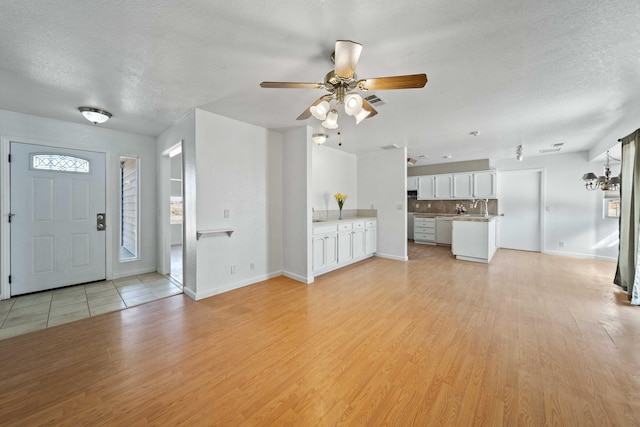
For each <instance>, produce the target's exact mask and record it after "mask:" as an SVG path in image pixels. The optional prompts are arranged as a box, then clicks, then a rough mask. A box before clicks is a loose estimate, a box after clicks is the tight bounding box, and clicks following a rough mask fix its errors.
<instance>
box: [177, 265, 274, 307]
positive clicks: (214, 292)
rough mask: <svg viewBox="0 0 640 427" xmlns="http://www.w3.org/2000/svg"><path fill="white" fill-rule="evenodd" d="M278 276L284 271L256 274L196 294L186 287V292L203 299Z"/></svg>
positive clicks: (195, 297) (197, 298) (194, 297)
mask: <svg viewBox="0 0 640 427" xmlns="http://www.w3.org/2000/svg"><path fill="white" fill-rule="evenodd" d="M278 276H282V271H275V272H272V273H267V274H263V275H260V276H255V277H251V278H247V279H245V280H241V281H238V282H235V283H229V284H227V285H224V286H222V287H219V288H214V289H209V290H206V291H196V293H195V294H193V292H192V291H189V292H187V290H186V288H185V293H186V294H187V295H188V296H190V297H191V298H193V299H195V300H196V301H197V300H201V299H203V298H209V297H212V296H214V295H218V294H222V293H224V292H229V291H233V290H235V289H239V288H243V287H245V286H249V285H253V284H255V283H258V282H262V281H265V280H269V279H273V278H274V277H278ZM191 294H193V296H191Z"/></svg>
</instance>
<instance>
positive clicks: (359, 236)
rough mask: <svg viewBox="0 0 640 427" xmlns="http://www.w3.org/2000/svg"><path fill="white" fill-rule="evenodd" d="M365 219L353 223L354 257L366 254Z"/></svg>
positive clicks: (352, 244)
mask: <svg viewBox="0 0 640 427" xmlns="http://www.w3.org/2000/svg"><path fill="white" fill-rule="evenodd" d="M364 239H365V232H364V221H358V222H354V223H353V230H352V231H351V255H352V258H354V259H355V258H362V257H363V256H364V254H365V240H364Z"/></svg>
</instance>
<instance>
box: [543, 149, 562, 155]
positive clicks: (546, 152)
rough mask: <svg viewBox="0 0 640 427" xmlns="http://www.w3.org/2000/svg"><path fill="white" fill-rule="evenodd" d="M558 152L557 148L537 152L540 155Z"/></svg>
mask: <svg viewBox="0 0 640 427" xmlns="http://www.w3.org/2000/svg"><path fill="white" fill-rule="evenodd" d="M558 151H560V149H559V148H543V149H542V150H540V151H539V153H540V154H548V153H557V152H558Z"/></svg>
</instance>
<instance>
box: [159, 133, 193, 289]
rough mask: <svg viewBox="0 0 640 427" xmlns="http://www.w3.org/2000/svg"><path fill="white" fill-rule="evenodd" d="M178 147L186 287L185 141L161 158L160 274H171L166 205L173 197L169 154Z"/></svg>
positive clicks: (168, 219) (178, 143) (171, 148)
mask: <svg viewBox="0 0 640 427" xmlns="http://www.w3.org/2000/svg"><path fill="white" fill-rule="evenodd" d="M177 147H181V149H182V171H181V175H182V203H183V211H182V272H183V277H182V282H183V283H182V285H183V286H184V265H185V262H184V260H185V250H186V247H187V246H186V241H185V240H186V239H185V237H186V233H185V227H186V218H185V215H184V188H185V186H184V176H185V173H184V172H185V171H184V164H185V162H184V140H182V139H181V140H179V141H178V142H177V143H176V144H174V145H173V146H171V147H169V148H168V149H166V150H164V151H163V152H162V157H161V158H160V165H159V166H160V191H159V193H160V202H159V203H160V224H159V225H158V226H159V228H160V230H161V233H160V235H161V236H162V238H161V239H160V242H159V244H160V245H161V247H160V254H159V255H160V274H169V273H171V208H170V205H169V203H166V201H167V200H169V198H170V196H171V181H170V178H171V157H170V156H169V153H170V152H172V151H173V150H174V149H176V148H177Z"/></svg>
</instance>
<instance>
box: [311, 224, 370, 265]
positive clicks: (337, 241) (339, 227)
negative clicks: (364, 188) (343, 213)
mask: <svg viewBox="0 0 640 427" xmlns="http://www.w3.org/2000/svg"><path fill="white" fill-rule="evenodd" d="M376 237H377V221H376V220H375V219H367V220H355V221H348V220H335V221H321V222H317V223H314V225H313V236H312V251H313V254H312V260H313V266H312V267H313V273H314V275H320V274H323V273H327V272H329V271H332V270H335V269H337V268H340V267H343V266H345V265H348V264H351V263H354V262H357V261H360V260H362V259H365V258H367V257H371V256H373V254H374V253H375V252H376Z"/></svg>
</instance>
